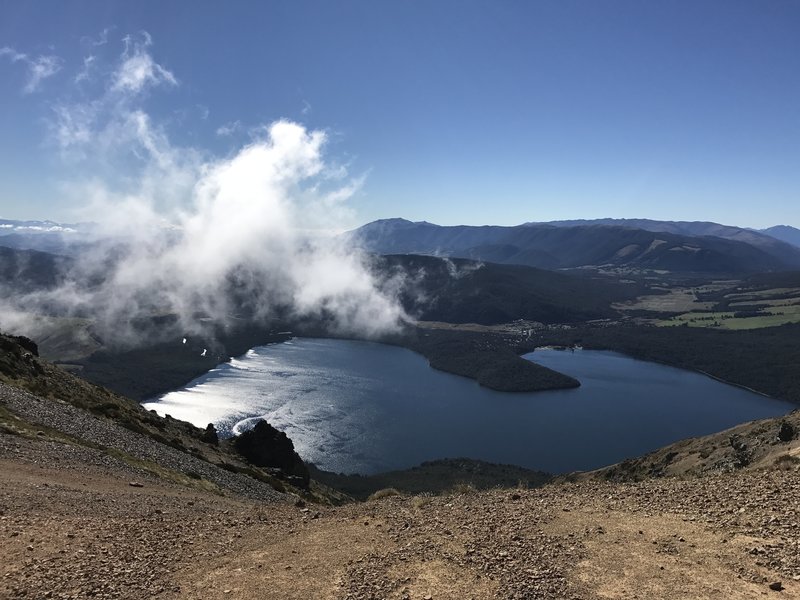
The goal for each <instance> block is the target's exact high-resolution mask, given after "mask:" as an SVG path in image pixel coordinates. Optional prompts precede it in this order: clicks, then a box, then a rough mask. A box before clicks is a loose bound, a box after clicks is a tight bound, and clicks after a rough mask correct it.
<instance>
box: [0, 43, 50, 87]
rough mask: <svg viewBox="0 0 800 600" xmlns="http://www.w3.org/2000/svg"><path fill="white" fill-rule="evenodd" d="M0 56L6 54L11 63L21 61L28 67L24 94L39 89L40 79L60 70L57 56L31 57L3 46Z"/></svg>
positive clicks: (0, 49) (42, 79)
mask: <svg viewBox="0 0 800 600" xmlns="http://www.w3.org/2000/svg"><path fill="white" fill-rule="evenodd" d="M0 56H7V57H8V58H9V60H10V61H11V62H12V63H18V62H22V63H25V65H26V66H27V67H28V79H27V81H26V82H25V85H24V86H23V88H22V92H23V93H24V94H32V93H33V92H35V91H37V90H38V89H39V86H40V85H41V83H42V81H44V80H45V79H47V78H48V77H52V76H53V75H55V74H56V73H58V72H59V71H60V70H61V65H62V63H63V61H62V60H61V58H59V57H58V56H52V55H48V56H44V55H42V56H37V57H36V58H31V57H30V56H28V55H27V54H25V53H23V52H17V51H16V50H14V49H13V48H9V47H8V46H4V47H3V48H0Z"/></svg>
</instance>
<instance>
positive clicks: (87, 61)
mask: <svg viewBox="0 0 800 600" xmlns="http://www.w3.org/2000/svg"><path fill="white" fill-rule="evenodd" d="M96 61H97V57H96V56H95V55H94V54H90V55H89V56H86V57H84V59H83V68H82V69H81V70H80V72H79V73H78V74H77V75H76V76H75V83H80V82H81V81H87V80H88V79H89V76H90V74H91V71H92V65H94V63H95V62H96Z"/></svg>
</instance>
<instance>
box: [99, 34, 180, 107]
mask: <svg viewBox="0 0 800 600" xmlns="http://www.w3.org/2000/svg"><path fill="white" fill-rule="evenodd" d="M123 42H124V43H125V51H124V52H123V53H122V58H121V63H120V65H119V67H118V69H117V70H116V72H115V73H114V76H113V78H112V83H111V89H112V90H114V91H118V92H132V93H138V92H140V91H142V90H143V89H145V88H146V87H147V86H157V85H159V84H162V83H166V84H167V85H172V86H176V85H178V80H177V79H176V78H175V76H174V75H173V74H172V72H171V71H169V70H167V69H165V68H164V67H162V66H161V65H159V64H158V63H157V62H155V61H154V60H153V57H152V56H151V55H150V53H149V52H147V50H146V49H147V47H149V46H151V45H152V43H153V40H152V37H150V34H149V33H147V32H146V31H143V32H142V40H141V41H136V40H134V39H133V38H131V37H130V36H126V37H125V38H124V39H123Z"/></svg>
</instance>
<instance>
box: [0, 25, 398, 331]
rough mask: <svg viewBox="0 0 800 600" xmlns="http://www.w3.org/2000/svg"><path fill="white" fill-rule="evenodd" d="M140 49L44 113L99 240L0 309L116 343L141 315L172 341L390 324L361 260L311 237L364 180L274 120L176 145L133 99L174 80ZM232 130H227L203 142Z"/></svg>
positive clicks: (133, 45) (316, 141)
mask: <svg viewBox="0 0 800 600" xmlns="http://www.w3.org/2000/svg"><path fill="white" fill-rule="evenodd" d="M151 44H152V40H151V39H150V38H149V36H147V35H146V34H143V35H142V37H141V39H140V40H139V41H138V42H137V41H134V40H132V39H131V38H126V40H125V51H124V52H123V53H122V55H121V57H120V59H119V63H118V65H117V66H116V68H115V69H112V70H111V71H110V72H108V74H107V76H108V78H109V79H108V81H107V82H106V85H105V86H102V87H100V86H98V87H97V88H94V89H97V90H100V92H99V95H98V96H97V97H96V98H94V99H89V100H87V101H85V102H79V103H75V102H70V103H68V102H61V103H58V104H56V105H55V107H54V113H53V115H54V118H53V120H52V122H51V128H52V134H53V137H54V139H55V141H56V143H57V144H58V147H59V148H60V149H61V151H62V155H63V156H64V157H65V158H66V159H68V160H69V161H71V162H73V163H75V164H76V165H77V166H79V167H80V168H79V169H78V170H79V171H82V172H89V173H92V176H91V178H89V179H84V180H79V179H75V180H72V181H70V182H67V183H66V184H65V189H67V190H69V193H70V194H72V195H74V196H76V197H80V198H82V199H83V200H84V201H85V202H86V206H85V209H84V210H85V212H83V213H82V214H79V215H76V216H78V217H79V218H81V219H82V220H91V221H95V222H100V223H102V224H103V231H104V236H105V239H106V240H113V242H108V241H106V242H104V243H103V244H100V245H99V246H98V249H97V250H96V251H94V252H93V253H91V254H88V255H86V256H84V257H83V260H82V261H80V262H79V265H80V266H79V267H78V270H77V271H76V272H73V273H72V274H71V276H70V277H69V278H68V279H67V282H66V283H65V284H64V285H63V286H61V287H59V288H58V289H56V290H53V291H52V292H49V293H45V294H39V295H33V296H26V297H24V298H22V299H21V300H20V304H19V305H18V306H16V307H10V308H16V309H18V308H20V307H27V308H28V309H30V308H34V309H35V307H37V306H47V307H49V308H58V309H60V310H61V311H62V312H63V313H66V314H87V313H89V314H92V315H93V317H94V319H95V321H96V329H97V330H98V332H100V335H101V336H102V337H104V338H105V339H107V340H108V341H110V342H113V341H117V342H120V343H122V342H130V341H132V340H133V339H134V337H135V333H134V331H133V329H129V328H128V327H129V324H130V323H131V321H132V319H133V318H134V317H135V316H146V315H150V314H152V313H153V311H158V312H160V313H164V312H170V313H173V314H175V315H178V317H179V324H178V328H179V329H180V332H181V334H183V333H185V332H188V331H194V330H196V328H198V327H201V325H200V324H198V322H197V321H196V319H195V315H196V314H198V313H204V314H206V315H209V316H210V317H212V318H213V319H214V320H215V321H216V322H218V323H220V324H223V325H224V324H228V323H231V322H233V321H232V315H237V314H238V315H241V314H246V315H248V316H250V317H252V318H256V319H259V318H269V317H270V316H271V315H272V314H274V313H276V312H279V313H280V314H282V315H292V316H297V317H309V316H312V317H322V318H323V319H324V320H325V321H326V322H327V323H329V324H330V327H331V328H333V329H338V330H341V331H345V332H350V333H354V332H358V333H362V334H367V335H369V334H377V333H380V332H384V331H388V330H393V329H394V328H395V327H397V325H398V323H399V321H401V320H402V319H404V318H405V315H404V313H403V311H402V309H401V308H400V306H399V304H398V303H397V302H396V300H395V296H394V295H393V294H392V293H387V292H385V291H384V289H385V288H382V287H379V285H378V284H377V282H376V281H375V280H374V278H373V277H372V275H371V273H370V270H369V268H368V263H369V259H368V258H367V257H366V256H365V255H363V254H361V253H359V252H357V251H355V250H353V249H350V248H346V247H344V246H342V245H341V244H339V243H337V242H336V240H335V238H332V237H330V236H328V235H322V234H320V233H319V231H314V230H315V229H325V230H327V231H330V230H337V229H340V228H341V225H342V224H343V222H344V220H347V219H349V217H350V216H351V214H352V212H351V211H350V209H349V208H348V206H347V201H348V199H349V198H350V197H351V196H352V195H353V194H354V193H356V192H357V191H358V190H359V189H360V188H361V186H362V185H363V182H364V178H363V177H361V178H358V177H356V178H353V177H351V176H350V175H349V174H348V172H347V169H346V167H345V166H342V165H339V164H336V163H332V162H331V161H330V160H329V159H327V158H326V156H325V148H326V143H327V139H328V136H327V134H326V132H324V131H316V130H309V129H307V128H306V127H304V126H302V125H300V124H298V123H295V122H291V121H286V120H279V121H275V122H273V123H269V124H267V125H262V126H261V127H259V128H257V129H254V130H253V131H252V132H251V138H250V140H249V141H248V142H247V143H245V144H244V145H243V146H241V147H239V148H238V149H237V150H236V151H234V152H233V153H232V154H231V155H228V156H225V157H222V158H219V157H214V156H212V155H211V154H210V153H209V152H207V151H204V150H202V149H199V148H194V147H190V146H180V145H176V144H175V143H173V141H172V140H171V139H170V137H169V135H168V131H167V128H166V127H165V126H164V125H163V124H161V123H160V122H159V121H158V119H156V118H155V117H154V116H153V115H151V114H149V113H147V112H146V111H145V109H144V106H143V98H144V95H143V94H141V93H139V92H141V91H142V90H144V89H145V88H148V89H149V88H152V89H154V90H155V89H157V88H158V86H159V84H163V85H175V84H176V83H177V80H176V79H175V77H174V76H173V75H172V73H170V72H169V71H166V69H164V68H163V67H161V66H160V65H158V63H156V61H155V59H154V58H153V57H152V56H151V54H150V52H149V51H148V49H149V47H150V45H151ZM92 63H93V61H90V62H89V65H90V66H91V65H92ZM100 72H102V71H101V70H99V69H98V70H97V73H100ZM87 93H88V91H87ZM194 106H195V105H194V104H193V105H191V107H194ZM240 130H243V128H242V124H241V123H240V122H239V121H234V122H232V123H228V124H226V125H223V126H222V127H220V129H219V131H218V132H217V133H218V134H219V135H230V134H232V133H234V132H236V131H240ZM347 224H348V225H349V224H350V223H349V222H348V223H347ZM112 243H113V250H111V251H110V250H109V245H110V244H112ZM120 256H122V257H123V258H122V259H120V258H119V257H120ZM108 265H113V267H112V268H111V269H110V270H107V269H109V267H108ZM100 269H106V270H104V271H102V273H103V276H102V278H98V277H94V278H93V279H94V280H95V281H98V280H100V281H102V282H103V283H101V284H97V285H95V286H94V287H92V288H88V287H86V286H83V285H82V284H81V281H86V280H87V278H88V277H89V275H87V273H89V274H96V273H97V272H98V271H99V270H100ZM0 297H2V294H0ZM4 308H5V307H4ZM0 313H2V311H0Z"/></svg>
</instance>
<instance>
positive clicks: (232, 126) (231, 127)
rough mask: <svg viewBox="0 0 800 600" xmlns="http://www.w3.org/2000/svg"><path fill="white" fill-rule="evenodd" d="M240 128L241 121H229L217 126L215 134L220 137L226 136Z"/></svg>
mask: <svg viewBox="0 0 800 600" xmlns="http://www.w3.org/2000/svg"><path fill="white" fill-rule="evenodd" d="M241 130H242V122H241V121H238V120H237V121H231V122H230V123H225V124H224V125H220V126H219V127H217V135H218V136H220V137H227V136H230V135H233V134H234V133H237V132H239V131H241Z"/></svg>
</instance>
